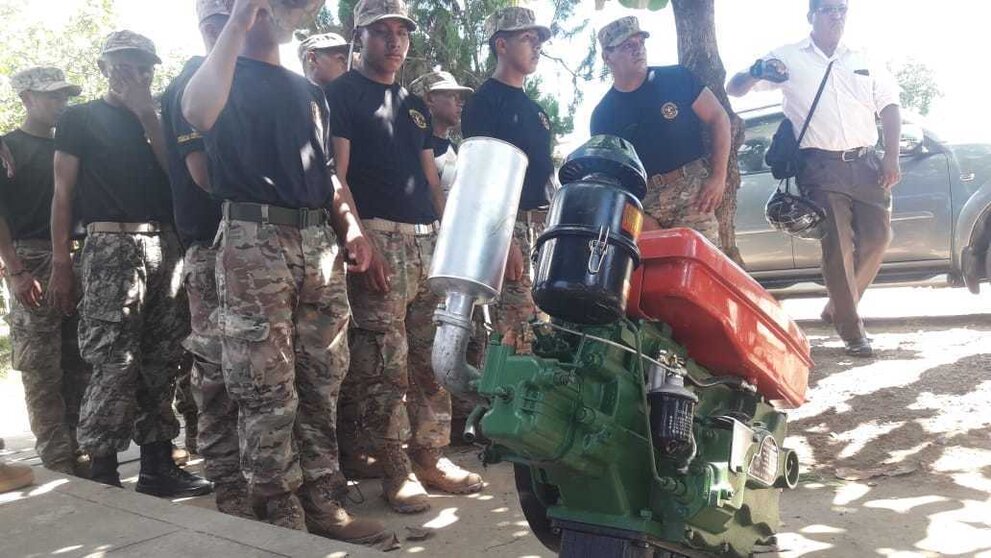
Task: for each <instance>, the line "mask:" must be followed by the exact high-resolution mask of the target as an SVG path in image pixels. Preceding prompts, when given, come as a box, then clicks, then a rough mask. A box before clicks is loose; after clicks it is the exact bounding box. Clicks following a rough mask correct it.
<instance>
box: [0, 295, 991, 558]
mask: <svg viewBox="0 0 991 558" xmlns="http://www.w3.org/2000/svg"><path fill="white" fill-rule="evenodd" d="M822 303H823V300H822V299H797V300H788V301H786V302H785V307H786V309H788V311H789V312H790V313H791V314H792V315H793V316H794V317H795V318H796V319H799V320H800V324H801V325H803V327H804V329H805V331H806V333H807V335H808V337H809V340H810V342H811V344H812V347H813V358H814V359H815V361H816V363H817V366H816V368H815V370H814V371H813V373H812V375H811V378H810V382H809V384H810V391H809V394H808V403H807V404H806V405H804V406H803V407H801V408H800V409H797V410H795V411H792V412H791V413H790V414H791V423H790V426H789V431H790V436H789V440H788V445H789V446H791V447H794V448H795V449H796V450H798V452H799V454H800V456H801V460H802V463H803V475H802V482H801V484H800V486H799V487H798V488H797V489H796V490H794V491H790V492H788V493H786V494H785V495H784V497H783V500H782V510H781V517H782V520H783V522H784V525H783V526H782V530H781V534H780V535H779V547H780V552H779V553H777V554H764V555H762V556H775V555H776V556H781V557H788V558H791V557H800V556H810V557H817V558H818V557H842V558H859V557H868V556H886V557H895V558H909V557H930V556H975V557H982V558H991V297H989V296H988V295H987V293H985V294H984V295H983V296H977V297H975V296H973V295H969V294H967V293H966V292H964V291H961V290H959V289H953V290H950V289H928V288H914V289H908V288H900V289H878V290H877V291H871V292H869V293H868V295H867V297H866V298H865V301H864V307H863V308H864V311H865V314H866V315H867V316H869V317H870V318H869V321H868V329H869V331H870V333H871V337H872V338H873V340H874V346H875V349H876V350H877V351H878V355H877V358H876V359H874V360H856V359H851V358H850V357H847V356H846V355H845V354H844V353H843V350H842V345H841V344H840V342H839V341H838V339H837V338H835V336H833V335H832V331H831V330H829V329H828V328H826V327H824V326H823V325H822V324H820V323H819V322H818V321H816V320H815V319H814V318H815V317H816V316H817V315H818V312H819V310H821V307H822ZM17 384H18V382H17V377H16V373H13V374H11V375H9V376H8V377H7V378H6V379H0V415H2V416H0V435H2V436H4V437H5V438H7V442H8V447H9V448H14V449H15V450H17V449H19V450H20V451H15V452H13V453H12V454H10V455H11V456H12V457H14V458H15V459H28V460H30V458H31V451H30V449H29V448H30V445H31V443H32V440H31V438H30V433H29V432H26V420H24V417H23V404H22V403H20V401H21V400H19V399H18V397H20V394H19V393H18V389H19V385H17ZM18 405H19V406H18ZM453 457H454V458H455V460H456V461H458V462H460V463H462V464H464V465H466V466H470V467H472V468H479V467H480V466H479V465H478V461H477V459H476V458H475V455H474V451H473V450H470V449H464V450H460V451H457V452H454V453H453ZM125 473H127V475H128V476H130V477H131V478H129V479H128V482H132V483H133V481H134V480H135V479H134V478H133V477H134V476H136V474H137V464H136V463H133V462H131V463H128V464H127V465H125ZM482 473H483V475H484V476H485V479H486V481H488V483H489V484H488V486H487V487H486V490H485V491H484V492H483V493H482V494H478V495H472V496H440V495H438V496H434V497H433V500H432V502H433V509H432V510H430V511H429V512H427V513H424V514H420V515H415V516H398V515H396V514H392V513H390V512H389V511H388V509H387V508H386V506H385V503H384V502H383V501H382V499H381V497H380V491H379V488H378V483H377V482H376V481H364V482H362V483H360V485H359V488H360V493H361V496H363V498H364V502H363V503H361V504H358V505H355V506H353V509H354V510H355V511H356V512H358V513H363V514H369V515H374V516H376V517H379V518H381V519H383V520H385V521H387V522H388V524H389V526H390V527H391V528H393V529H394V530H395V531H396V532H397V534H398V535H399V539H400V541H401V543H402V548H401V549H398V550H396V551H394V552H392V553H390V554H391V555H392V556H405V555H411V556H412V555H422V556H457V557H461V556H486V557H507V558H508V557H514V558H515V557H520V558H522V557H531V556H551V553H550V552H549V551H547V550H546V549H544V548H543V547H542V546H541V545H540V543H539V542H538V541H537V540H536V538H535V537H534V536H533V535H532V533H531V532H530V530H529V528H528V526H527V524H526V521H525V520H524V518H523V516H522V513H521V512H520V510H519V506H518V503H517V500H516V494H515V490H514V488H513V480H512V470H511V468H509V467H507V466H496V467H490V468H489V469H487V470H485V471H482ZM355 496H356V497H357V496H358V494H357V491H355ZM189 503H190V504H191V505H198V506H209V505H210V504H211V503H210V501H209V498H201V499H197V500H192V501H190V502H189ZM424 537H425V538H424Z"/></svg>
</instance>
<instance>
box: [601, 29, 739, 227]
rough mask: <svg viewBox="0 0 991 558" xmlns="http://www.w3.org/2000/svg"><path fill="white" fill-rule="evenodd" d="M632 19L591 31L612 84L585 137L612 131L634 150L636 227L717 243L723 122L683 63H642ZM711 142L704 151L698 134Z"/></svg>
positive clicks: (725, 149) (725, 159)
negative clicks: (638, 168)
mask: <svg viewBox="0 0 991 558" xmlns="http://www.w3.org/2000/svg"><path fill="white" fill-rule="evenodd" d="M648 37H650V34H649V33H647V32H646V31H643V30H641V29H640V23H639V21H638V20H637V18H636V17H634V16H627V17H622V18H620V19H617V20H616V21H613V22H612V23H610V24H608V25H606V26H605V27H603V28H602V29H601V30H600V31H599V43H600V44H601V45H602V59H603V60H604V61H605V63H606V66H608V67H609V70H610V72H611V73H612V75H613V87H612V89H610V90H609V92H608V93H606V95H605V97H603V98H602V101H600V102H599V104H598V106H596V107H595V111H594V112H593V113H592V126H591V129H592V135H597V134H611V135H615V136H620V137H622V138H624V139H626V140H628V141H629V142H630V143H632V144H633V147H634V148H636V150H637V155H639V156H640V160H641V162H643V165H644V168H645V169H646V170H647V175H648V176H650V180H649V183H648V185H647V194H646V195H645V196H644V199H643V208H644V212H645V213H646V216H647V217H649V218H648V219H645V222H644V229H645V230H650V229H656V228H664V229H667V228H672V227H689V228H692V229H695V230H697V231H698V232H700V233H702V235H704V236H705V237H706V238H707V239H709V241H710V242H712V243H713V244H715V245H716V246H719V223H718V222H717V221H716V213H715V211H716V208H717V207H718V206H719V204H720V203H721V202H722V199H723V192H724V191H725V189H726V173H727V170H728V165H729V149H730V123H729V117H728V116H727V115H726V111H725V110H724V109H723V107H722V105H721V104H720V103H719V101H718V100H717V99H716V96H715V95H713V94H712V91H710V90H709V89H708V88H707V87H706V86H705V85H704V84H702V82H700V81H699V80H698V79H697V78H696V77H695V76H694V75H693V74H692V73H691V71H689V70H688V69H687V68H685V67H684V66H663V67H659V66H658V67H648V66H647V57H646V52H645V47H644V41H645V40H646V39H647V38H648ZM704 130H707V131H708V133H709V136H710V137H711V139H712V151H711V153H706V149H705V145H704V144H703V142H702V133H703V131H704Z"/></svg>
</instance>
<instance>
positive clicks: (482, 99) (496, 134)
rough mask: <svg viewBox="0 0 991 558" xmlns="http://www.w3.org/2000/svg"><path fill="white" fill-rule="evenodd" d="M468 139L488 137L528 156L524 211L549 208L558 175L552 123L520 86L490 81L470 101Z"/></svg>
mask: <svg viewBox="0 0 991 558" xmlns="http://www.w3.org/2000/svg"><path fill="white" fill-rule="evenodd" d="M461 132H462V133H463V134H464V137H465V138H470V137H475V136H485V137H490V138H496V139H501V140H503V141H507V142H509V143H511V144H513V145H515V146H516V147H518V148H520V149H521V150H522V151H523V152H524V153H526V156H527V158H528V159H529V164H528V165H527V168H526V177H525V178H524V180H523V194H522V196H521V197H520V209H522V210H530V209H537V208H539V207H544V206H546V205H547V189H546V188H547V181H548V180H550V178H551V173H553V172H554V161H553V160H552V159H551V140H552V136H553V134H552V133H551V121H550V119H549V118H547V114H546V113H545V112H544V111H543V109H541V108H540V105H538V104H537V103H535V102H533V99H531V98H530V97H529V96H528V95H527V94H526V92H524V91H523V90H522V89H520V88H519V87H513V86H510V85H506V84H505V83H502V82H501V81H499V80H496V79H488V80H486V81H485V83H483V84H482V86H481V87H479V88H478V91H475V94H474V95H472V96H471V98H469V99H468V102H467V103H466V104H465V108H464V111H463V112H462V113H461Z"/></svg>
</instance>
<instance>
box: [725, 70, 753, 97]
mask: <svg viewBox="0 0 991 558" xmlns="http://www.w3.org/2000/svg"><path fill="white" fill-rule="evenodd" d="M757 81H758V80H757V78H755V77H754V76H752V75H750V72H749V71H744V72H740V73H738V74H736V75H735V76H733V77H732V78H730V80H729V83H727V84H726V93H728V94H729V95H732V96H733V97H742V96H744V95H746V94H747V93H750V90H751V89H753V88H754V86H755V85H757Z"/></svg>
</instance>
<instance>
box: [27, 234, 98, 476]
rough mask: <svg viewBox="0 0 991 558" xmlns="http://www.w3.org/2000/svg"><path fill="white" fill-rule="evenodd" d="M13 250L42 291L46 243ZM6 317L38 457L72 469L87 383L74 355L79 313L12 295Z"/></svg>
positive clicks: (48, 261)
mask: <svg viewBox="0 0 991 558" xmlns="http://www.w3.org/2000/svg"><path fill="white" fill-rule="evenodd" d="M14 248H15V250H16V252H17V257H18V259H20V261H21V264H22V265H23V266H24V268H25V269H27V270H28V271H29V272H30V273H31V275H32V276H34V278H35V279H37V280H38V282H40V283H41V285H42V290H43V291H44V292H47V291H48V279H49V275H50V274H51V266H52V245H51V242H50V241H48V240H20V241H15V242H14ZM76 263H77V265H78V259H77V260H76ZM77 272H78V269H77ZM77 275H78V274H77ZM8 286H9V284H8ZM7 321H8V322H9V323H10V341H11V348H12V358H11V361H12V362H11V364H12V367H13V368H14V370H18V371H20V372H21V380H22V382H23V384H24V399H25V402H26V403H27V409H28V421H29V422H30V424H31V432H33V433H34V437H35V449H36V450H37V452H38V456H39V457H40V458H41V462H42V463H44V464H45V466H46V467H49V468H51V467H54V466H58V467H66V466H69V467H71V465H72V464H73V463H74V462H75V459H76V455H75V453H76V449H77V444H76V427H77V425H78V424H79V406H80V404H81V402H82V397H83V391H84V390H85V389H86V384H87V383H88V382H89V366H87V365H86V363H85V362H83V360H82V358H80V356H79V338H78V335H77V328H78V324H79V316H78V315H75V314H74V315H72V316H68V317H67V316H64V315H62V313H61V312H59V311H58V310H56V309H55V308H52V307H50V306H48V305H47V304H43V305H42V306H41V307H40V308H29V307H26V306H24V305H23V304H21V303H20V301H18V300H17V298H16V297H14V296H11V303H10V314H9V315H8V316H7Z"/></svg>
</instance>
